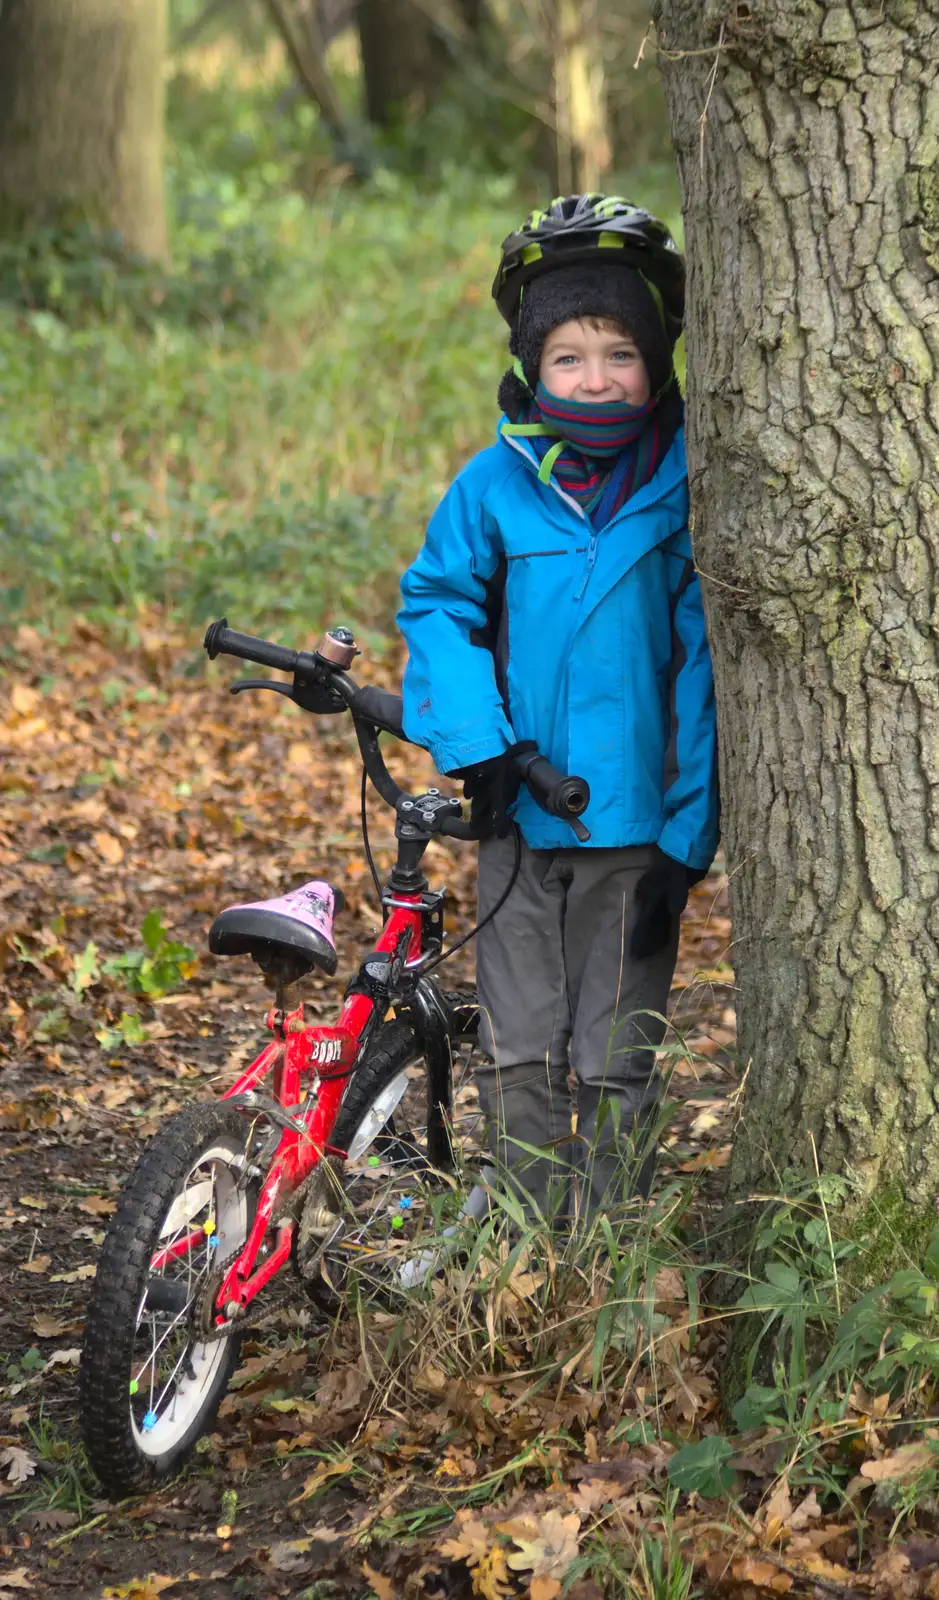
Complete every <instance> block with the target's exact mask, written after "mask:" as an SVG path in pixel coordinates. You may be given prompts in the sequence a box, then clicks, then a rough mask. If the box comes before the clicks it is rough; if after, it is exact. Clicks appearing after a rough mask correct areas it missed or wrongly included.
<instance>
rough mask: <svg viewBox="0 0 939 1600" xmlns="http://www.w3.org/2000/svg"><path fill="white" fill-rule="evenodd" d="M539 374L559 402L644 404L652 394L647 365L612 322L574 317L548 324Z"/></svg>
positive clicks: (625, 335)
mask: <svg viewBox="0 0 939 1600" xmlns="http://www.w3.org/2000/svg"><path fill="white" fill-rule="evenodd" d="M538 376H539V378H540V379H541V382H542V383H543V384H544V386H545V388H546V389H548V390H549V391H550V393H551V394H556V395H557V396H558V398H559V399H560V400H580V401H583V402H586V403H587V404H594V405H603V404H604V403H605V402H607V401H610V400H620V401H626V403H627V404H628V405H631V406H642V405H645V403H646V401H647V400H648V398H649V395H650V393H651V388H650V384H649V374H648V372H647V371H646V364H645V362H644V361H643V359H642V356H641V355H640V354H639V349H638V346H637V345H636V342H635V340H634V339H633V337H632V335H631V334H629V333H623V331H622V329H621V328H618V327H617V326H616V324H615V323H614V322H607V321H605V320H604V321H599V320H598V321H593V320H591V321H589V322H582V321H578V320H574V319H572V320H571V321H570V322H562V323H561V324H560V326H559V327H557V328H552V330H551V332H550V333H549V334H548V337H547V339H546V340H545V342H544V349H543V350H542V352H541V366H540V368H539V369H538Z"/></svg>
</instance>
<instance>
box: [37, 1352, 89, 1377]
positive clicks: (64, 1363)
mask: <svg viewBox="0 0 939 1600" xmlns="http://www.w3.org/2000/svg"><path fill="white" fill-rule="evenodd" d="M80 1360H81V1351H80V1350H79V1349H77V1348H76V1349H74V1350H53V1352H52V1354H51V1356H50V1357H49V1359H48V1361H47V1362H46V1364H45V1366H44V1367H43V1372H48V1371H49V1368H50V1367H77V1366H78V1363H79V1361H80Z"/></svg>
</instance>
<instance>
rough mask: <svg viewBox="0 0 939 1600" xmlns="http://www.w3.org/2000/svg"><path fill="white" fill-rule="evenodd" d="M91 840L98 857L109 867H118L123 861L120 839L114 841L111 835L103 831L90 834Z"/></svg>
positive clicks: (122, 848) (122, 847)
mask: <svg viewBox="0 0 939 1600" xmlns="http://www.w3.org/2000/svg"><path fill="white" fill-rule="evenodd" d="M92 838H93V840H94V843H95V848H96V849H97V851H98V854H99V856H101V857H102V859H103V860H104V861H106V862H107V863H108V865H109V866H111V867H118V866H120V864H121V862H122V861H123V859H124V846H123V845H122V844H121V841H120V839H115V837H114V835H113V833H105V832H104V831H103V830H102V831H99V832H98V833H95V834H92Z"/></svg>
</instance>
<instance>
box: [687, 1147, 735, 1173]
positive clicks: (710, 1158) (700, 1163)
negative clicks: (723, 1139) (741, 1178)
mask: <svg viewBox="0 0 939 1600" xmlns="http://www.w3.org/2000/svg"><path fill="white" fill-rule="evenodd" d="M731 1148H732V1147H731V1146H730V1145H729V1144H722V1145H721V1146H720V1147H719V1148H718V1149H711V1150H702V1151H701V1153H700V1155H696V1156H692V1158H691V1160H690V1161H682V1162H681V1164H680V1166H679V1168H678V1170H679V1172H704V1171H706V1170H707V1169H708V1168H709V1167H726V1165H727V1163H728V1161H729V1160H730V1152H731Z"/></svg>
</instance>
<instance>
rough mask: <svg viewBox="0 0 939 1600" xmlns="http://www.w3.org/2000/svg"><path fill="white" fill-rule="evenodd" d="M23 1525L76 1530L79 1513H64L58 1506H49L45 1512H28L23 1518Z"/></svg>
mask: <svg viewBox="0 0 939 1600" xmlns="http://www.w3.org/2000/svg"><path fill="white" fill-rule="evenodd" d="M21 1520H22V1522H23V1525H24V1526H25V1527H27V1528H45V1529H47V1530H48V1529H50V1528H74V1526H75V1524H76V1522H77V1521H78V1512H77V1511H64V1510H60V1509H59V1508H58V1507H56V1506H48V1507H47V1508H46V1509H45V1510H39V1511H27V1512H26V1514H25V1515H24V1516H23V1517H22V1519H21Z"/></svg>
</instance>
